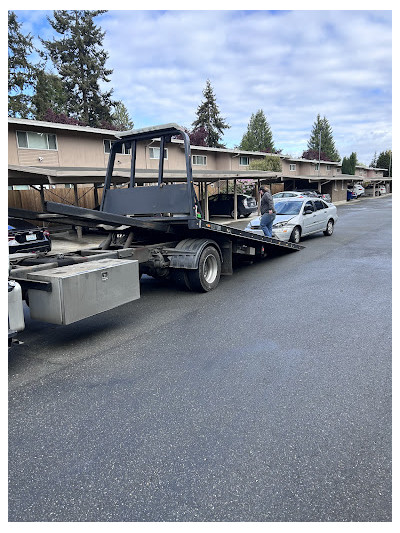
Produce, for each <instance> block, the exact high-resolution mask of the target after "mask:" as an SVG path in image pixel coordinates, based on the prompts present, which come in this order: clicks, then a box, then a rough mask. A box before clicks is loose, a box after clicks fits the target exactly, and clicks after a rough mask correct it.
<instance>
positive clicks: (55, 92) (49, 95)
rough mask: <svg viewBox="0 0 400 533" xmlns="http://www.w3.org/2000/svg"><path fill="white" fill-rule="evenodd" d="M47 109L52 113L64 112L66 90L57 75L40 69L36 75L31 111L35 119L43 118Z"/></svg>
mask: <svg viewBox="0 0 400 533" xmlns="http://www.w3.org/2000/svg"><path fill="white" fill-rule="evenodd" d="M49 110H51V111H52V112H53V113H54V114H66V113H67V92H66V90H65V87H64V84H63V82H62V80H61V78H60V77H59V76H57V75H56V74H50V73H47V72H45V71H44V70H41V71H38V73H37V76H36V86H35V94H34V95H33V96H32V113H33V115H34V117H35V119H36V120H45V118H46V116H47V115H48V112H49Z"/></svg>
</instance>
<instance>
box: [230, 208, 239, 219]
mask: <svg viewBox="0 0 400 533" xmlns="http://www.w3.org/2000/svg"><path fill="white" fill-rule="evenodd" d="M231 217H232V218H235V211H234V210H233V209H232V211H231ZM237 217H238V218H240V213H239V210H238V212H237Z"/></svg>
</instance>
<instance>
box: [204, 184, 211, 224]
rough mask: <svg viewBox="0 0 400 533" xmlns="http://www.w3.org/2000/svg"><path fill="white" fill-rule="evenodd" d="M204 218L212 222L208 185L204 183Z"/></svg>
mask: <svg viewBox="0 0 400 533" xmlns="http://www.w3.org/2000/svg"><path fill="white" fill-rule="evenodd" d="M204 218H205V219H206V220H210V217H209V214H208V183H207V182H205V183H204Z"/></svg>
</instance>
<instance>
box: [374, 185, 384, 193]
mask: <svg viewBox="0 0 400 533" xmlns="http://www.w3.org/2000/svg"><path fill="white" fill-rule="evenodd" d="M375 193H376V194H378V196H380V195H381V194H386V187H385V185H376V187H375Z"/></svg>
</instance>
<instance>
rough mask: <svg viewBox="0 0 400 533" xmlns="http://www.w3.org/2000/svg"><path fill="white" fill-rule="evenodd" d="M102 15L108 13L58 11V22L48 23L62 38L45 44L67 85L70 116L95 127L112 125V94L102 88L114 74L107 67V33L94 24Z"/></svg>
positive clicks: (55, 12) (56, 15)
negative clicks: (107, 123) (105, 42)
mask: <svg viewBox="0 0 400 533" xmlns="http://www.w3.org/2000/svg"><path fill="white" fill-rule="evenodd" d="M102 13H105V11H102V10H96V11H90V10H73V11H66V10H58V11H54V12H53V16H54V19H53V20H52V19H50V18H48V21H49V23H50V25H51V27H52V28H53V29H54V30H55V31H56V32H57V33H58V34H59V35H60V38H59V39H53V40H52V41H45V40H41V41H42V43H43V45H44V47H45V49H46V51H47V56H48V57H50V59H51V60H52V62H53V64H54V66H55V67H56V69H57V70H58V73H59V75H60V77H61V79H62V81H63V84H64V87H65V90H66V94H67V103H66V105H67V111H68V113H69V115H70V116H72V117H73V118H76V119H79V120H80V121H82V122H83V123H85V124H87V125H89V126H94V127H96V126H99V125H100V124H101V123H102V122H103V123H104V122H110V123H111V121H112V118H111V114H112V111H111V108H112V105H113V102H112V100H111V94H112V90H110V91H106V92H102V91H101V90H100V86H99V84H100V82H109V81H110V80H109V78H108V76H109V75H110V74H111V73H112V70H109V69H107V68H106V66H105V65H106V60H107V58H108V54H107V53H106V52H105V51H104V50H103V48H102V45H103V39H104V35H105V33H104V32H103V31H101V29H100V28H99V27H97V26H96V25H95V23H94V18H95V17H97V16H98V15H101V14H102Z"/></svg>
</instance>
